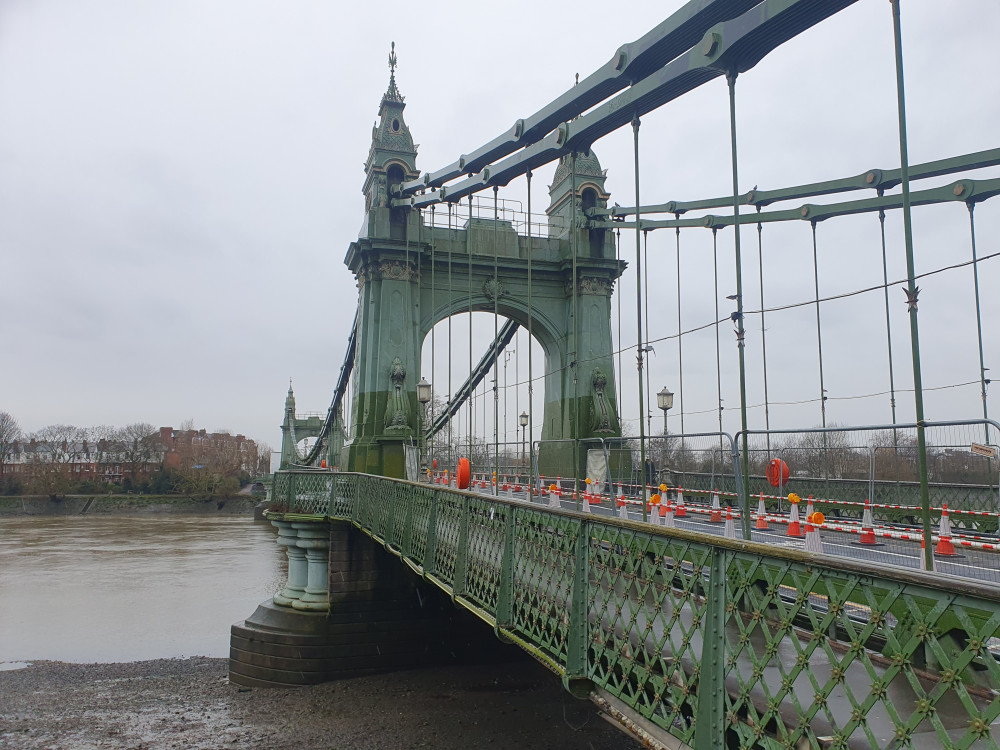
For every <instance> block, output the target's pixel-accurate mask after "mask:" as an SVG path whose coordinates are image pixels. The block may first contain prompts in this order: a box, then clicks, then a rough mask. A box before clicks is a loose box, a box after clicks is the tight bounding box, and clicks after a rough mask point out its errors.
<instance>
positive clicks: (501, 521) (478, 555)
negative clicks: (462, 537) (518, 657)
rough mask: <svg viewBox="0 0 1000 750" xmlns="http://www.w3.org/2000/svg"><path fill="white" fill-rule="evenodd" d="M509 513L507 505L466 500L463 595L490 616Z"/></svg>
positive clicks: (496, 592) (496, 589)
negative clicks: (465, 549) (465, 572)
mask: <svg viewBox="0 0 1000 750" xmlns="http://www.w3.org/2000/svg"><path fill="white" fill-rule="evenodd" d="M511 513H513V508H512V507H511V506H509V505H502V504H500V503H493V502H490V501H488V500H480V499H478V498H476V499H473V500H470V501H469V540H468V545H467V550H468V558H467V563H466V564H467V571H468V572H467V575H466V593H467V596H468V597H469V598H470V599H472V600H473V601H474V602H475V603H476V604H478V605H479V606H481V607H482V608H483V609H485V610H486V611H487V612H490V613H492V614H496V611H497V597H498V595H499V593H500V570H501V569H502V567H503V551H504V531H505V530H506V527H507V519H508V517H509V515H510V514H511Z"/></svg>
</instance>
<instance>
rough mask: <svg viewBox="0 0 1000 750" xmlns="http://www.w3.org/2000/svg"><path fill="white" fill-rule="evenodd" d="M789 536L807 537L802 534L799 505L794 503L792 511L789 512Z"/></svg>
mask: <svg viewBox="0 0 1000 750" xmlns="http://www.w3.org/2000/svg"><path fill="white" fill-rule="evenodd" d="M788 536H805V534H803V533H802V526H800V525H799V504H798V502H794V503H792V509H791V510H790V511H789V512H788Z"/></svg>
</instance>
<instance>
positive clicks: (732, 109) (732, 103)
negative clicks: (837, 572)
mask: <svg viewBox="0 0 1000 750" xmlns="http://www.w3.org/2000/svg"><path fill="white" fill-rule="evenodd" d="M726 80H727V81H729V132H730V140H731V141H732V152H733V154H732V158H733V222H734V223H733V233H734V236H735V240H734V241H735V243H736V347H737V349H738V350H739V353H740V428H741V430H742V431H743V497H742V501H743V502H742V507H741V508H740V512H741V514H742V516H743V538H744V539H749V538H750V513H749V506H748V502H747V500H748V498H749V497H750V470H749V461H748V454H747V438H746V431H747V376H746V365H745V362H744V349H745V346H744V338H743V337H744V333H745V331H744V329H743V257H742V255H741V254H740V198H739V190H740V188H739V174H738V171H737V159H736V72H735V71H733V72H731V73H730V74H728V75H727V76H726ZM716 298H718V295H716Z"/></svg>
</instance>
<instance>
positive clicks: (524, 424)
mask: <svg viewBox="0 0 1000 750" xmlns="http://www.w3.org/2000/svg"><path fill="white" fill-rule="evenodd" d="M517 421H518V423H519V424H520V425H521V465H522V466H524V443H525V430H527V429H528V412H526V411H522V412H521V416H519V417H518V418H517Z"/></svg>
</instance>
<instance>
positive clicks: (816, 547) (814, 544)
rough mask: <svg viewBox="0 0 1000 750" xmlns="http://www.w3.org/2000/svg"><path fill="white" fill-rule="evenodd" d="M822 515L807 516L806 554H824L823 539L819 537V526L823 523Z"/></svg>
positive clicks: (812, 514) (809, 514)
mask: <svg viewBox="0 0 1000 750" xmlns="http://www.w3.org/2000/svg"><path fill="white" fill-rule="evenodd" d="M823 520H824V519H823V514H822V513H808V514H806V543H805V550H806V552H815V553H822V552H823V539H822V537H820V535H819V524H821V523H823Z"/></svg>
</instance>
